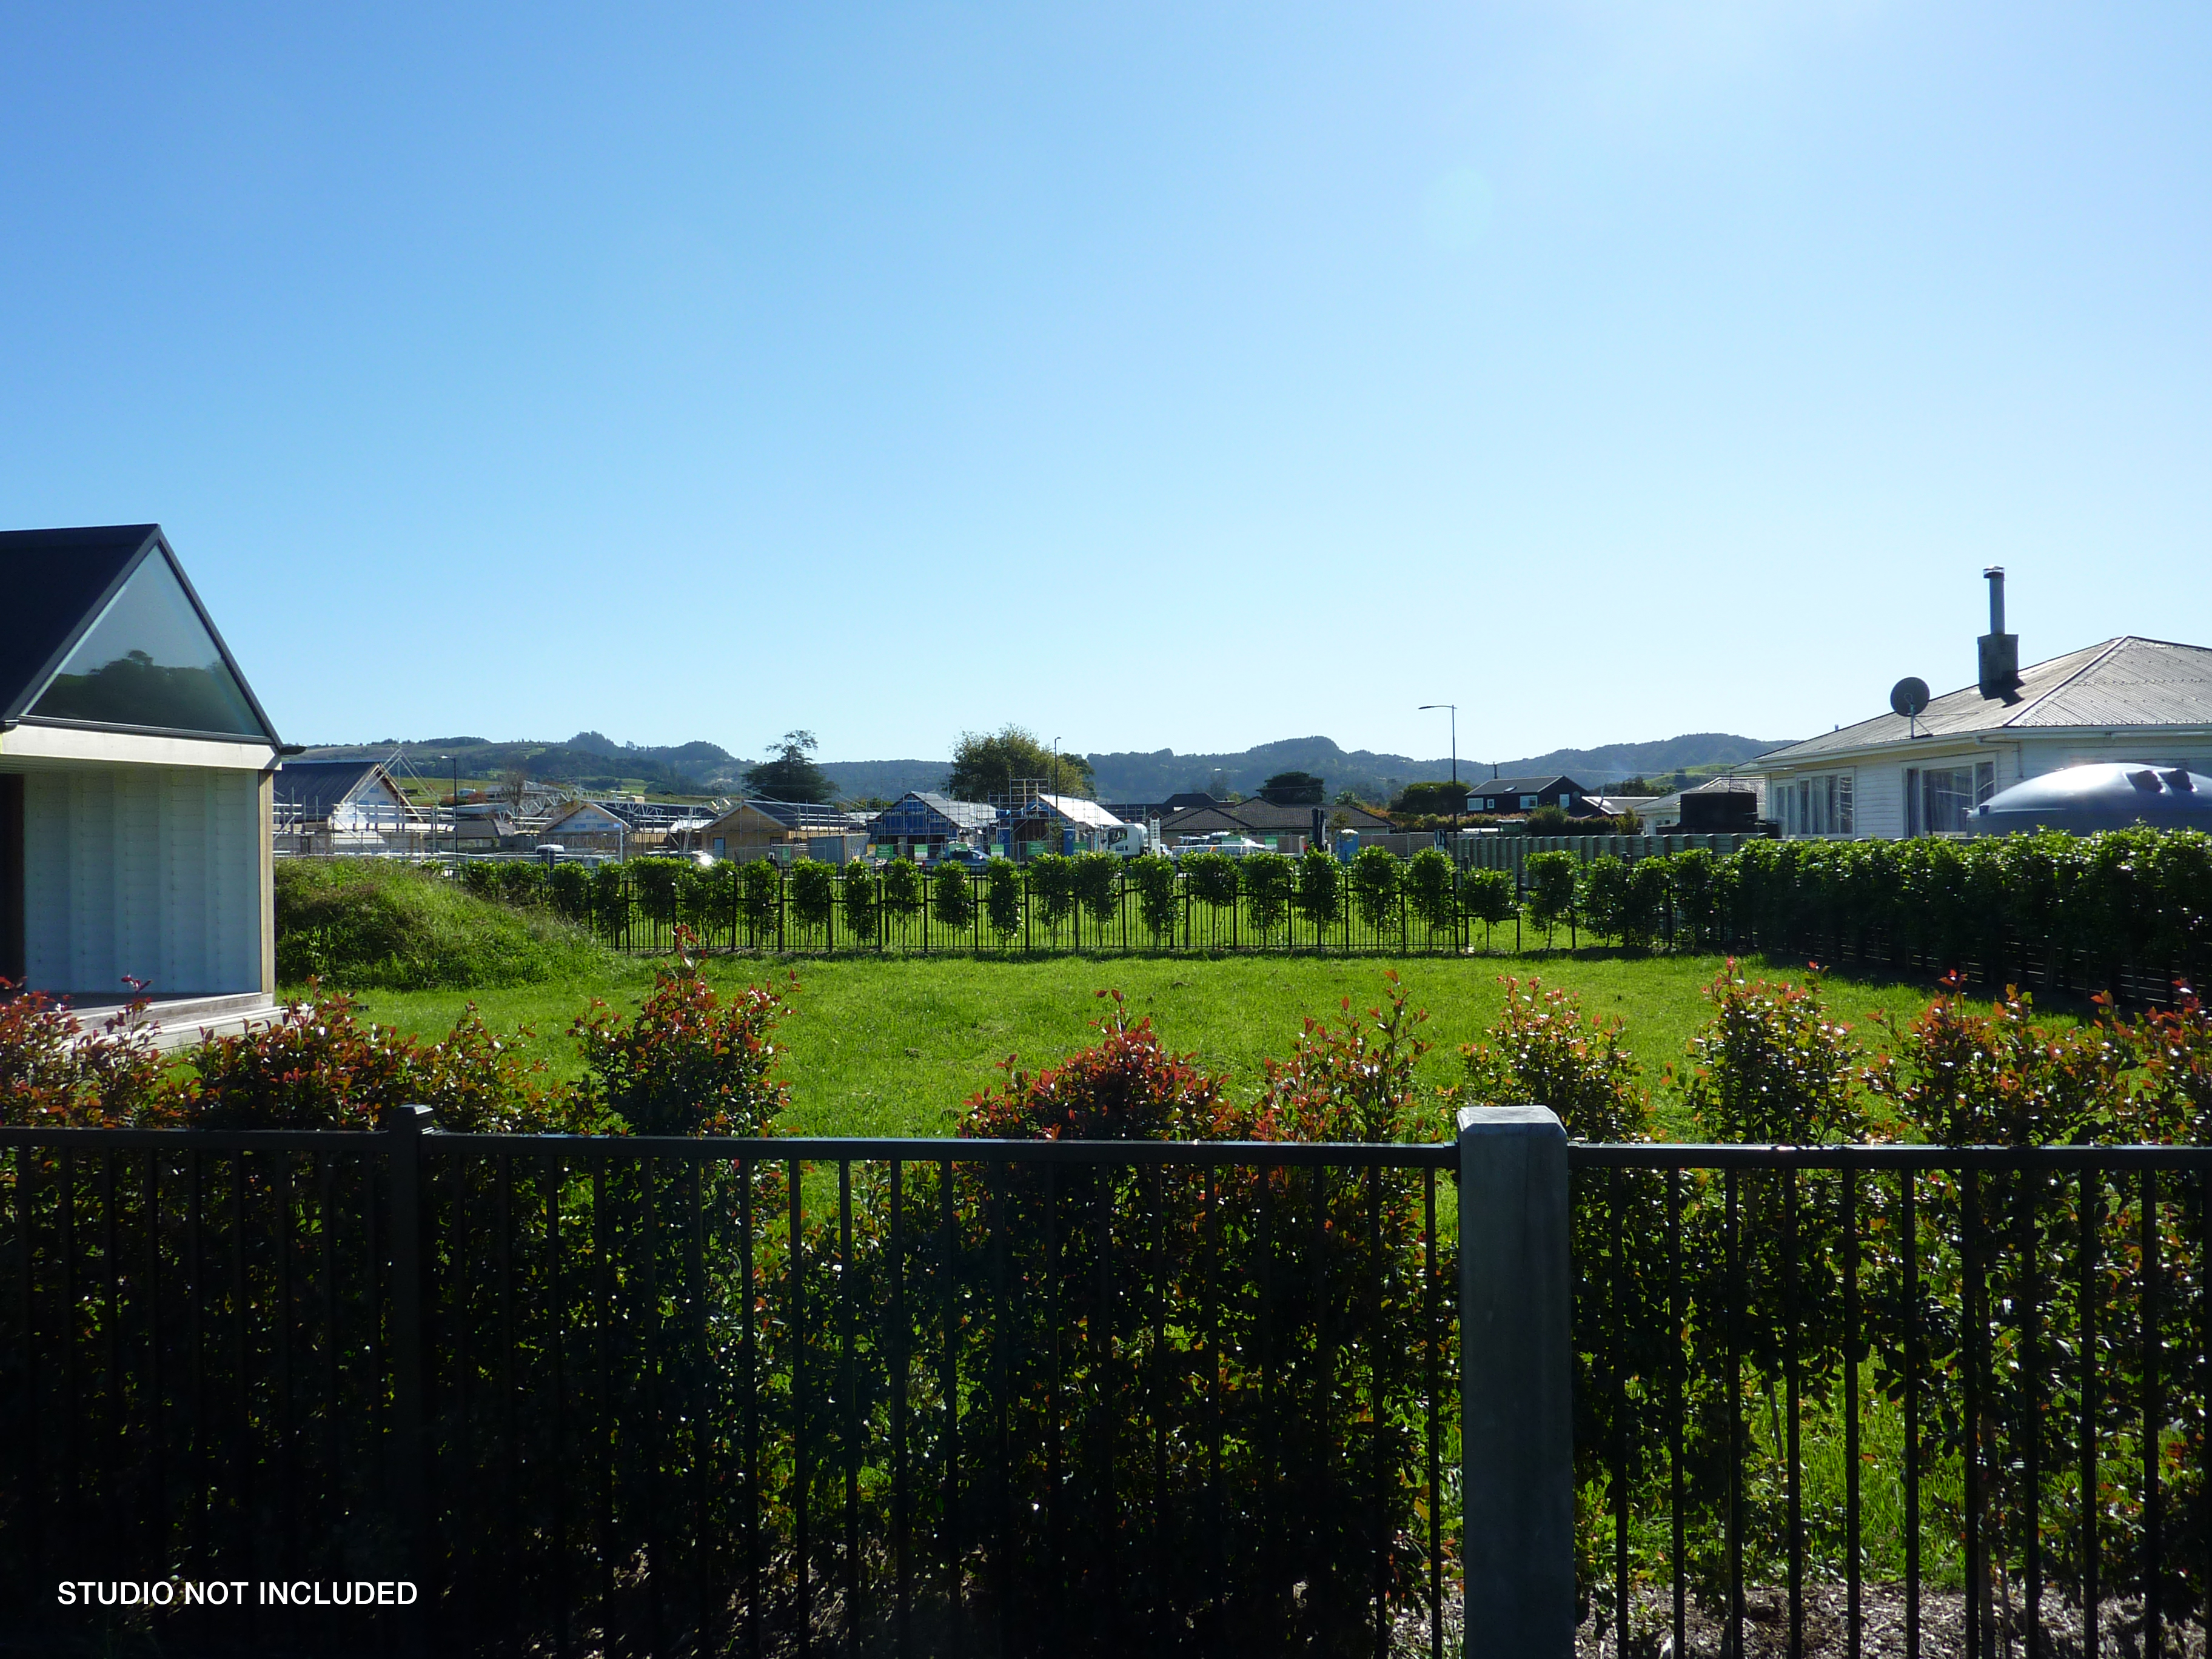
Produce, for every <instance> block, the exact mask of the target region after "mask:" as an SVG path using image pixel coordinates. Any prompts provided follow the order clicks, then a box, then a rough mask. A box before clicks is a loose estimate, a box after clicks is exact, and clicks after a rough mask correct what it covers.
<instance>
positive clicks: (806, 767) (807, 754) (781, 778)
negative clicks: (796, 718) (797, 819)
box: [745, 732, 837, 803]
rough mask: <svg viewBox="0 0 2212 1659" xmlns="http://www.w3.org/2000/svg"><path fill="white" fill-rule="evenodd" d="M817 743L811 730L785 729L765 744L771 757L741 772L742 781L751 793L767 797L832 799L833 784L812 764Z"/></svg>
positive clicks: (818, 801) (827, 776)
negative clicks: (749, 788) (778, 736)
mask: <svg viewBox="0 0 2212 1659" xmlns="http://www.w3.org/2000/svg"><path fill="white" fill-rule="evenodd" d="M820 746H821V745H820V744H817V742H816V741H815V738H814V734H813V733H812V732H785V733H784V734H783V735H782V736H781V738H777V739H776V740H775V742H774V743H772V744H769V750H770V751H771V758H769V759H768V760H764V761H763V762H762V763H760V764H759V765H758V766H756V767H754V768H753V769H751V770H750V771H749V772H747V773H746V774H745V782H746V783H747V784H748V785H749V786H750V787H751V789H752V791H753V793H755V794H757V795H765V796H767V797H768V799H770V800H793V801H814V802H817V803H821V802H826V801H830V800H834V799H836V796H837V787H836V785H835V784H833V783H831V782H830V781H829V774H828V773H826V772H824V771H823V769H821V768H820V767H818V766H817V765H816V764H815V763H814V751H815V750H817V748H819V747H820Z"/></svg>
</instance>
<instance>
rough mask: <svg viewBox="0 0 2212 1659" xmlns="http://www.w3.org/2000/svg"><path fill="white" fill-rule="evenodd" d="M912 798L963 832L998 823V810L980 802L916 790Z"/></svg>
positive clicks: (931, 791) (925, 790)
mask: <svg viewBox="0 0 2212 1659" xmlns="http://www.w3.org/2000/svg"><path fill="white" fill-rule="evenodd" d="M910 793H912V794H913V796H914V798H915V799H916V800H918V801H920V802H921V804H922V805H924V806H927V807H928V808H929V810H930V811H933V812H937V813H939V814H942V815H943V816H944V817H948V818H950V819H951V820H952V822H953V823H957V824H958V825H960V827H961V828H962V829H981V828H982V827H983V826H984V825H986V824H991V823H997V822H998V821H999V809H998V808H997V807H995V806H987V805H984V804H983V803H982V802H981V801H980V800H954V799H952V798H951V796H950V795H940V794H938V793H936V792H935V791H933V790H929V789H916V790H914V791H912V792H910Z"/></svg>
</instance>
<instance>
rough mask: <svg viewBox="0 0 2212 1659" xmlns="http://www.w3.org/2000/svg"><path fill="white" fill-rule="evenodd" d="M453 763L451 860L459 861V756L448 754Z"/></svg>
mask: <svg viewBox="0 0 2212 1659" xmlns="http://www.w3.org/2000/svg"><path fill="white" fill-rule="evenodd" d="M446 758H447V759H448V760H450V761H451V762H453V862H454V863H455V864H459V862H460V861H461V757H459V755H448V756H447V757H446Z"/></svg>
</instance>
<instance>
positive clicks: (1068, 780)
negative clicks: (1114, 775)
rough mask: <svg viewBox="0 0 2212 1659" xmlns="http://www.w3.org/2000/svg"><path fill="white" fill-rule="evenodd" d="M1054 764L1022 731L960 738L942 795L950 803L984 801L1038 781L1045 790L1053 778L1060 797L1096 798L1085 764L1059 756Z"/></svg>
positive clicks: (1015, 729)
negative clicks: (1017, 783) (1020, 783)
mask: <svg viewBox="0 0 2212 1659" xmlns="http://www.w3.org/2000/svg"><path fill="white" fill-rule="evenodd" d="M1057 759H1058V763H1057V765H1055V764H1054V754H1053V751H1052V749H1051V746H1050V745H1049V744H1044V743H1041V742H1039V741H1038V740H1037V735H1036V732H1031V731H1030V730H1029V729H1027V728H1026V727H1024V726H1012V725H1008V726H1000V728H999V729H998V730H997V731H996V732H962V733H961V734H960V741H959V742H958V743H957V744H954V745H953V749H952V769H951V772H949V773H947V774H946V775H945V793H946V794H948V795H950V796H951V797H952V798H953V799H955V800H988V799H991V797H992V796H994V795H1003V794H1006V793H1010V792H1011V791H1012V788H1013V787H1014V784H1015V781H1017V780H1018V779H1022V778H1041V779H1042V780H1043V787H1045V788H1046V789H1051V788H1052V787H1053V781H1054V778H1055V777H1057V778H1058V780H1059V784H1060V788H1059V791H1058V793H1060V794H1063V795H1085V796H1089V795H1092V794H1095V793H1097V780H1096V779H1095V778H1093V776H1092V775H1091V763H1090V762H1089V761H1087V760H1085V759H1084V758H1083V757H1082V756H1080V755H1070V754H1067V753H1065V752H1063V753H1061V754H1060V756H1059V757H1057Z"/></svg>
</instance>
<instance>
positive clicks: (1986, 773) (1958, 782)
mask: <svg viewBox="0 0 2212 1659" xmlns="http://www.w3.org/2000/svg"><path fill="white" fill-rule="evenodd" d="M1994 793H1996V763H1995V762H1993V761H1977V762H1976V763H1974V764H1972V766H1923V767H1920V768H1918V769H1917V770H1916V769H1907V770H1906V772H1905V834H1907V835H1909V836H1943V835H1960V834H1962V833H1964V832H1965V830H1966V829H1967V827H1968V823H1969V820H1970V818H1971V817H1972V813H1973V810H1974V808H1976V807H1977V806H1978V805H1981V804H1982V803H1983V802H1984V801H1985V800H1987V799H1989V798H1990V796H1991V795H1992V794H1994Z"/></svg>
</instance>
